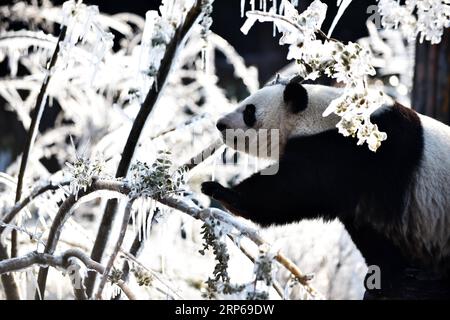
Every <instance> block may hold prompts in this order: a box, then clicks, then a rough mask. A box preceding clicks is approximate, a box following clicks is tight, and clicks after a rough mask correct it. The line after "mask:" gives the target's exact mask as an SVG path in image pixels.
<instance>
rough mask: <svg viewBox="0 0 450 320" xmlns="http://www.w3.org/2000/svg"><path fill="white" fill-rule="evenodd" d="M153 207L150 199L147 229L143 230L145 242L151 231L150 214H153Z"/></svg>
mask: <svg viewBox="0 0 450 320" xmlns="http://www.w3.org/2000/svg"><path fill="white" fill-rule="evenodd" d="M153 206H154V203H153V200H152V199H150V208H149V211H148V217H147V228H146V229H145V234H146V238H147V240H148V238H150V231H151V229H152V214H151V213H152V212H153Z"/></svg>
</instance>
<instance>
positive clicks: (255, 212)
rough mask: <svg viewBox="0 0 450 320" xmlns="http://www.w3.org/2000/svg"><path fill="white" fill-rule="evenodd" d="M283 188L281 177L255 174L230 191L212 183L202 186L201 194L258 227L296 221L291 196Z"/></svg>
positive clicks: (295, 209)
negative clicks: (258, 225)
mask: <svg viewBox="0 0 450 320" xmlns="http://www.w3.org/2000/svg"><path fill="white" fill-rule="evenodd" d="M284 189H285V188H283V177H282V176H280V175H278V174H277V175H271V176H266V175H261V174H260V173H257V174H254V175H253V176H251V177H249V178H247V179H245V180H244V181H242V182H241V183H239V184H238V185H236V186H234V187H232V188H226V187H224V186H222V185H221V184H219V183H217V182H213V181H208V182H204V183H203V184H202V192H203V193H204V194H206V195H208V196H210V197H212V198H213V199H215V200H217V201H219V202H220V203H221V204H222V205H223V206H224V207H225V208H227V209H228V210H229V211H231V212H232V213H234V214H236V215H239V216H241V217H244V218H247V219H250V220H252V221H254V222H256V223H259V224H261V225H270V224H273V223H287V222H292V221H293V220H295V219H296V218H298V216H297V213H298V208H296V207H293V206H292V200H293V197H292V194H290V193H289V192H285V191H283V190H284ZM281 212H282V214H281Z"/></svg>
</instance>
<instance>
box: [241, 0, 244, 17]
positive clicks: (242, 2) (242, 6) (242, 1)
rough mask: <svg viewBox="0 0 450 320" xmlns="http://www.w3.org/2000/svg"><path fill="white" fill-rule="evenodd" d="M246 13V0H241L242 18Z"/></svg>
mask: <svg viewBox="0 0 450 320" xmlns="http://www.w3.org/2000/svg"><path fill="white" fill-rule="evenodd" d="M244 13H245V0H241V18H243V17H244Z"/></svg>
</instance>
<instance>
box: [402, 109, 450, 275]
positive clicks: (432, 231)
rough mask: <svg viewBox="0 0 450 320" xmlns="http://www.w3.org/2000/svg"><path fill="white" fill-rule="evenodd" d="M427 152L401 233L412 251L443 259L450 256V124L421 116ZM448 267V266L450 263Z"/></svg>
mask: <svg viewBox="0 0 450 320" xmlns="http://www.w3.org/2000/svg"><path fill="white" fill-rule="evenodd" d="M420 119H421V122H422V125H423V128H424V155H423V160H422V163H421V165H420V167H419V169H418V171H417V173H416V183H415V185H414V187H413V189H412V190H411V195H410V199H409V201H410V203H409V206H408V207H409V212H406V215H405V221H404V223H403V224H402V226H403V228H402V230H401V234H402V235H403V236H404V239H408V238H409V239H414V240H413V241H412V242H411V241H406V243H404V244H403V245H407V246H409V248H408V252H411V253H414V255H415V256H416V257H418V258H421V259H422V260H424V262H427V261H429V259H430V257H432V258H433V261H440V260H441V259H442V258H444V257H449V256H450V127H449V126H446V125H444V124H443V123H441V122H439V121H436V120H434V119H432V118H429V117H427V116H423V115H420ZM447 267H448V266H447Z"/></svg>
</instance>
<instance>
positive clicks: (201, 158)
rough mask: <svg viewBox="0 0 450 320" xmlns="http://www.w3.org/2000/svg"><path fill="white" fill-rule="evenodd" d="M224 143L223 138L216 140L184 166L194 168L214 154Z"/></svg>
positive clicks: (188, 168) (189, 168)
mask: <svg viewBox="0 0 450 320" xmlns="http://www.w3.org/2000/svg"><path fill="white" fill-rule="evenodd" d="M222 145H223V141H222V140H220V139H219V140H216V141H214V142H213V143H211V144H210V145H209V146H208V147H207V148H206V149H204V150H203V151H202V152H200V153H199V154H197V155H196V156H194V157H192V158H191V159H190V160H189V161H188V162H187V163H186V164H185V165H184V167H185V168H186V169H187V170H192V169H194V168H195V167H196V166H197V165H199V164H200V163H202V162H203V161H205V160H206V159H207V158H209V157H210V156H211V155H213V154H214V152H216V151H217V149H218V148H220V147H221V146H222Z"/></svg>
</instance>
